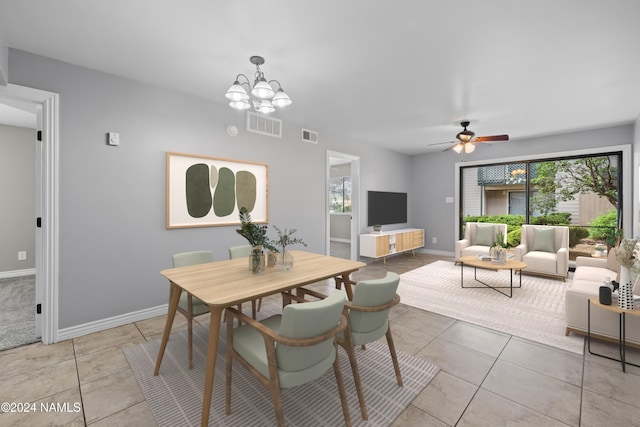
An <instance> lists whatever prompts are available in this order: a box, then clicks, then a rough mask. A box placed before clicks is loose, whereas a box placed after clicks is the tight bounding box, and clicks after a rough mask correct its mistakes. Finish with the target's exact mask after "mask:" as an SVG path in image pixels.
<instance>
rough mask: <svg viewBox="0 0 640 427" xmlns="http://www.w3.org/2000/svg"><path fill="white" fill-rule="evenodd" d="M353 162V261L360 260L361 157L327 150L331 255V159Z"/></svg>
mask: <svg viewBox="0 0 640 427" xmlns="http://www.w3.org/2000/svg"><path fill="white" fill-rule="evenodd" d="M332 158H334V159H341V160H347V161H349V162H351V197H352V199H351V259H352V260H357V259H358V236H359V235H360V157H359V156H354V155H352V154H346V153H340V152H337V151H331V150H327V170H326V183H325V203H324V206H325V213H326V226H325V228H326V231H327V233H326V243H325V244H326V252H327V255H331V213H330V212H329V180H330V179H331V159H332Z"/></svg>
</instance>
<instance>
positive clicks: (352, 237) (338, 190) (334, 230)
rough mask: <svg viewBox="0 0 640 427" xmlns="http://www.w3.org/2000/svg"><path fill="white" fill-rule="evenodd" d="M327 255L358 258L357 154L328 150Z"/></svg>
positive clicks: (358, 184) (358, 186) (358, 165)
mask: <svg viewBox="0 0 640 427" xmlns="http://www.w3.org/2000/svg"><path fill="white" fill-rule="evenodd" d="M326 188H327V192H326V195H327V198H326V204H325V206H326V217H327V226H326V230H327V241H326V248H327V255H331V256H335V257H339V258H346V259H351V260H357V259H358V244H357V242H358V230H359V228H358V218H359V212H360V203H359V197H358V195H359V188H360V157H358V156H354V155H351V154H346V153H339V152H336V151H327V187H326Z"/></svg>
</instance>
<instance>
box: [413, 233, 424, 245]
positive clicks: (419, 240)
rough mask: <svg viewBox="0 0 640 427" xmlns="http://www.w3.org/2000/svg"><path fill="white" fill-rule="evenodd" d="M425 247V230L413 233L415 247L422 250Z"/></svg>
mask: <svg viewBox="0 0 640 427" xmlns="http://www.w3.org/2000/svg"><path fill="white" fill-rule="evenodd" d="M423 246H424V230H416V231H414V232H413V247H414V248H421V247H423Z"/></svg>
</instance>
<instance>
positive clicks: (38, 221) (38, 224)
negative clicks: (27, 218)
mask: <svg viewBox="0 0 640 427" xmlns="http://www.w3.org/2000/svg"><path fill="white" fill-rule="evenodd" d="M36 227H38V228H41V227H42V218H41V217H38V218H36Z"/></svg>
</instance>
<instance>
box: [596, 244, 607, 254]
mask: <svg viewBox="0 0 640 427" xmlns="http://www.w3.org/2000/svg"><path fill="white" fill-rule="evenodd" d="M606 249H607V248H606V246H604V245H601V244H600V243H598V244H597V245H596V247H595V248H594V251H595V254H594V256H596V257H603V256H604V251H605V250H606Z"/></svg>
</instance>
